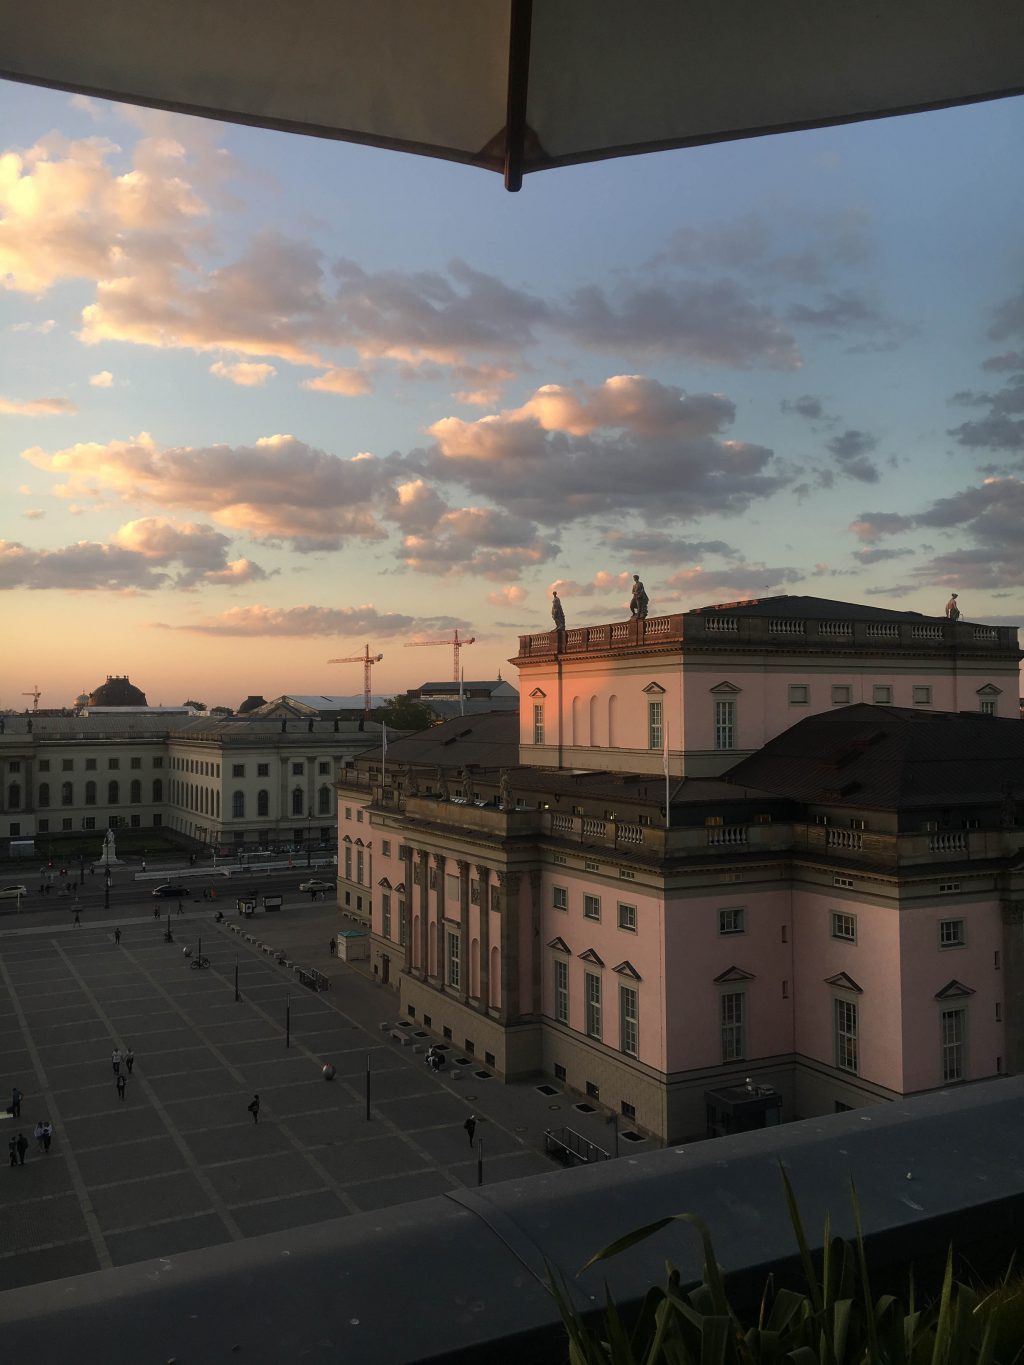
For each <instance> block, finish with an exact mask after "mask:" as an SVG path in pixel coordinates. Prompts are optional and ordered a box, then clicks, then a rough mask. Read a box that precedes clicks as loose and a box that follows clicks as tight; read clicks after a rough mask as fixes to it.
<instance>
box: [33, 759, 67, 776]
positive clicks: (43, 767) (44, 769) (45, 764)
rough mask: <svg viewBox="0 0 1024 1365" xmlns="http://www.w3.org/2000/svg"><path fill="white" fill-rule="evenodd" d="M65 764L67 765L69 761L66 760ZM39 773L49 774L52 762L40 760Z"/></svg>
mask: <svg viewBox="0 0 1024 1365" xmlns="http://www.w3.org/2000/svg"><path fill="white" fill-rule="evenodd" d="M64 762H65V763H66V762H67V759H65V760H64ZM39 771H40V772H41V773H48V772H49V771H50V760H49V759H48V758H41V759H40V760H39Z"/></svg>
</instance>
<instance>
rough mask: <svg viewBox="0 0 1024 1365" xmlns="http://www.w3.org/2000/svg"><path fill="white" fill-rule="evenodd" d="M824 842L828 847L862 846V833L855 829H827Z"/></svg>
mask: <svg viewBox="0 0 1024 1365" xmlns="http://www.w3.org/2000/svg"><path fill="white" fill-rule="evenodd" d="M825 844H826V846H827V847H829V848H863V847H864V835H863V834H861V832H860V831H859V830H856V829H828V830H827V831H826V833H825Z"/></svg>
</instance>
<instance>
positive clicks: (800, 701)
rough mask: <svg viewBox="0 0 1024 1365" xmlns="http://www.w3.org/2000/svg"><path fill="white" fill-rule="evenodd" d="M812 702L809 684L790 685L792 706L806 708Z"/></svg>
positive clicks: (790, 702)
mask: <svg viewBox="0 0 1024 1365" xmlns="http://www.w3.org/2000/svg"><path fill="white" fill-rule="evenodd" d="M810 700H811V689H810V687H809V686H808V684H807V683H790V684H789V704H790V706H806V705H807V703H808V702H809V701H810Z"/></svg>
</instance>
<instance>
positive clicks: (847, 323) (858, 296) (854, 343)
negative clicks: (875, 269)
mask: <svg viewBox="0 0 1024 1365" xmlns="http://www.w3.org/2000/svg"><path fill="white" fill-rule="evenodd" d="M787 317H788V319H789V321H790V322H791V323H794V324H795V325H798V326H802V327H811V328H813V329H814V330H815V331H818V332H821V333H822V334H823V335H824V336H826V337H828V338H829V339H830V340H846V341H848V342H850V345H849V346H848V349H849V350H851V351H891V350H895V348H896V347H897V346H899V345H900V344H901V343H902V342H904V341H906V340H907V338H908V337H910V336H912V335H913V333H914V329H913V328H912V327H909V326H907V325H906V324H905V323H902V322H898V321H896V320H895V319H894V318H891V317H890V316H889V315H888V313H887V312H886V311H885V309H884V308H883V307H882V305H881V304H880V303H879V301H878V300H877V299H875V298H873V297H872V296H871V295H869V294H866V293H864V292H863V291H861V290H859V289H853V288H848V289H836V290H826V291H825V292H824V293H823V294H822V295H821V296H820V299H819V301H818V303H817V304H816V305H814V304H807V303H798V304H794V305H793V307H792V308H790V310H789V313H788V314H787ZM858 337H861V338H863V339H862V340H859V341H858V340H857V338H858Z"/></svg>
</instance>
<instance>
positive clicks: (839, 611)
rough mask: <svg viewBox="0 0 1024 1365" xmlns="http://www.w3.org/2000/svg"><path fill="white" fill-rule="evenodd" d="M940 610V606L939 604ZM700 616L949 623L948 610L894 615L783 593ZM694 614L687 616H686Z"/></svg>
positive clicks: (714, 607) (718, 605) (718, 606)
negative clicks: (924, 613) (936, 621)
mask: <svg viewBox="0 0 1024 1365" xmlns="http://www.w3.org/2000/svg"><path fill="white" fill-rule="evenodd" d="M936 605H937V606H938V605H939V604H936ZM694 611H695V613H696V614H698V615H704V614H706V613H708V612H712V611H727V612H728V613H729V615H730V616H770V617H772V618H773V619H776V620H777V619H779V618H780V617H789V616H793V617H800V618H802V619H804V620H808V619H809V620H812V621H815V620H822V621H917V622H921V621H932V620H935V619H936V618H939V619H945V608H944V607H943V608H942V609H941V610H938V611H936V613H935V615H934V616H924V615H922V614H921V612H919V611H894V610H893V609H892V608H891V607H875V606H865V605H864V604H863V603H861V602H837V601H835V600H834V599H833V598H831V597H802V596H799V595H796V594H792V595H791V594H789V593H783V594H781V595H780V596H778V597H750V598H745V599H743V600H741V601H739V602H713V603H711V604H709V605H708V606H706V607H697V608H695V609H694ZM691 614H693V613H691V612H687V613H686V615H688V616H689V615H691Z"/></svg>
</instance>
